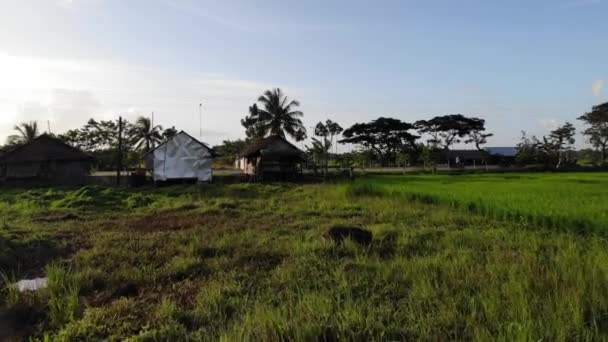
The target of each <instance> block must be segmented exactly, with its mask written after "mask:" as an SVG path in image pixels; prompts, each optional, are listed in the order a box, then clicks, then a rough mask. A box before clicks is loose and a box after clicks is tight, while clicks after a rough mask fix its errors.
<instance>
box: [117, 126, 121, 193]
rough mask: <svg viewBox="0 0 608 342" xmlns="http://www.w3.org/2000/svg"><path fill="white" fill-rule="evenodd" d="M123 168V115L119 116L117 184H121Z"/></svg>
mask: <svg viewBox="0 0 608 342" xmlns="http://www.w3.org/2000/svg"><path fill="white" fill-rule="evenodd" d="M121 169H122V116H119V117H118V158H117V160H116V185H120V170H121Z"/></svg>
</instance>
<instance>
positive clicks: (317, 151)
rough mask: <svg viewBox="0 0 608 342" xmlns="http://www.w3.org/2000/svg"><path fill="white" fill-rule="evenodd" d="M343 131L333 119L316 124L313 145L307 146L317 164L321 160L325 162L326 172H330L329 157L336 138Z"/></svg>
mask: <svg viewBox="0 0 608 342" xmlns="http://www.w3.org/2000/svg"><path fill="white" fill-rule="evenodd" d="M342 131H343V129H342V127H341V126H340V125H339V124H338V123H336V122H333V121H331V120H326V121H325V123H323V122H319V123H317V125H316V126H315V131H314V134H315V136H316V137H313V138H312V139H311V140H312V141H311V143H312V146H311V147H308V146H307V149H308V150H309V152H310V153H311V154H312V156H313V159H314V160H315V164H317V163H318V162H319V161H322V162H323V166H324V170H325V174H327V172H328V167H329V157H330V153H331V148H332V146H333V143H334V138H335V137H336V136H337V135H338V134H340V133H341V132H342ZM317 137H318V138H317Z"/></svg>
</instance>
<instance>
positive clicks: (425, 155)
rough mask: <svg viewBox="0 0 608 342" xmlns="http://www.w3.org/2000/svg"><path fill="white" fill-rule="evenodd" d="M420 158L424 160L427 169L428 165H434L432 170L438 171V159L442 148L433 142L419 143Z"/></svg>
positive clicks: (421, 160) (423, 163) (424, 166)
mask: <svg viewBox="0 0 608 342" xmlns="http://www.w3.org/2000/svg"><path fill="white" fill-rule="evenodd" d="M418 150H419V151H420V152H419V154H418V160H419V161H420V162H422V165H423V168H424V170H425V171H426V169H427V168H428V165H432V166H433V168H432V171H433V172H435V171H437V161H438V160H439V157H440V154H441V149H440V148H439V147H437V146H436V145H432V144H428V143H427V144H419V145H418Z"/></svg>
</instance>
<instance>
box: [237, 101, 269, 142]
mask: <svg viewBox="0 0 608 342" xmlns="http://www.w3.org/2000/svg"><path fill="white" fill-rule="evenodd" d="M241 125H243V127H245V135H247V139H249V140H255V139H259V138H263V137H264V136H265V135H266V129H265V128H264V126H263V125H261V124H260V123H259V111H258V105H257V104H255V103H254V104H253V105H252V106H250V107H249V115H247V116H245V118H244V119H241Z"/></svg>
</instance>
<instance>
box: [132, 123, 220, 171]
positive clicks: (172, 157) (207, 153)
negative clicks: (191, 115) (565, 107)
mask: <svg viewBox="0 0 608 342" xmlns="http://www.w3.org/2000/svg"><path fill="white" fill-rule="evenodd" d="M213 157H214V153H213V150H212V149H211V148H210V147H209V146H208V145H206V144H204V143H202V142H200V141H198V140H196V139H195V138H193V137H192V136H190V135H189V134H188V133H186V132H184V131H181V132H179V133H177V134H176V135H174V136H173V137H171V138H169V139H167V140H166V141H164V142H163V143H162V144H160V145H158V146H157V147H155V148H153V149H152V150H150V151H148V152H147V153H146V154H145V155H144V159H145V162H146V169H147V170H149V171H151V172H152V175H153V178H154V181H155V182H159V181H171V180H197V181H199V182H209V181H211V180H212V177H213V170H212V166H213Z"/></svg>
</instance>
